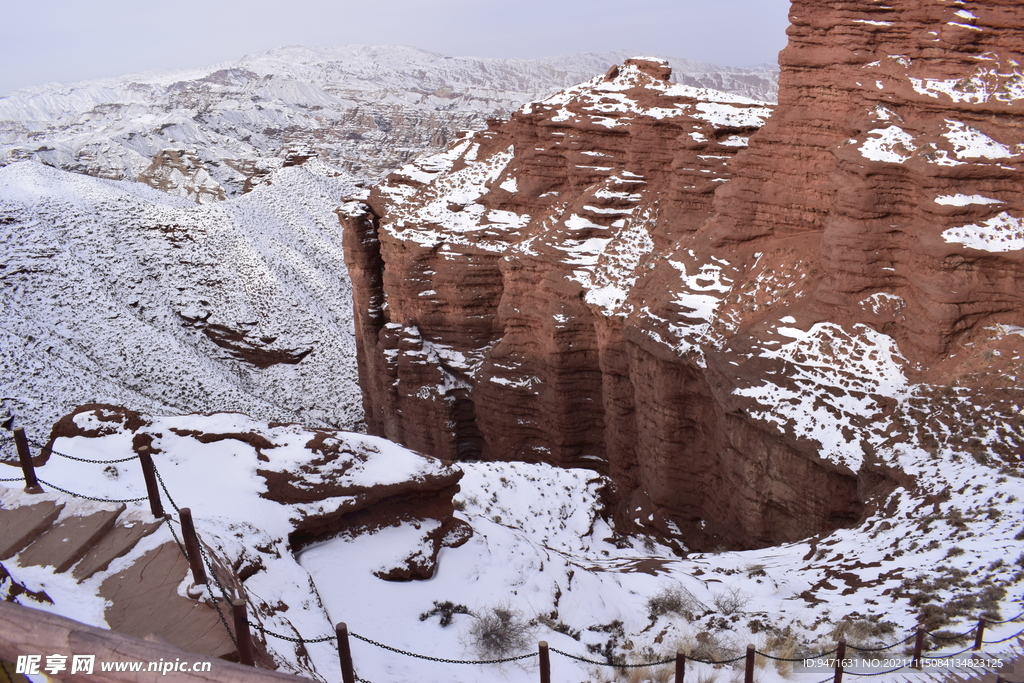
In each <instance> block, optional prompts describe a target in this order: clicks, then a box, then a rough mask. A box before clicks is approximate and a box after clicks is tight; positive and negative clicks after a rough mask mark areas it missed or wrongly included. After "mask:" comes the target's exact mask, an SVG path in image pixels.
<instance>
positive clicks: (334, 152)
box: [0, 46, 778, 201]
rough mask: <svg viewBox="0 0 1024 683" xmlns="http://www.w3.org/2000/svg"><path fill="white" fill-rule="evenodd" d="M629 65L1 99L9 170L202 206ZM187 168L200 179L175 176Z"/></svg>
mask: <svg viewBox="0 0 1024 683" xmlns="http://www.w3.org/2000/svg"><path fill="white" fill-rule="evenodd" d="M624 56H626V53H625V52H622V53H602V54H597V53H583V54H575V55H566V56H562V57H552V58H546V59H535V60H518V59H478V58H469V57H448V56H445V55H439V54H435V53H431V52H426V51H423V50H418V49H414V48H408V47H368V46H345V47H334V48H305V47H287V48H281V49H277V50H269V51H266V52H261V53H257V54H253V55H249V56H246V57H243V58H242V59H240V60H238V61H236V62H225V63H221V64H215V65H212V66H210V67H207V68H204V69H195V70H191V71H173V72H148V73H143V74H133V75H127V76H122V77H119V78H108V79H99V80H93V81H84V82H81V83H75V84H70V85H62V84H49V85H42V86H37V87H31V88H25V89H22V90H19V91H17V92H14V93H11V94H9V95H8V96H6V97H2V98H0V165H3V164H9V163H12V162H14V161H17V160H20V159H26V158H30V157H34V158H38V159H40V160H42V161H44V162H45V163H47V164H50V165H52V166H56V167H58V168H62V169H65V170H71V171H75V172H78V173H86V174H89V175H95V176H99V177H104V178H115V179H128V180H136V179H141V180H144V181H145V182H147V183H149V184H151V185H153V186H154V187H160V188H161V189H165V190H168V191H172V192H175V193H177V194H181V195H182V196H190V197H191V198H193V199H197V200H201V201H214V200H216V199H220V198H223V197H225V196H227V197H230V196H235V195H238V194H240V193H242V192H243V191H246V190H248V189H249V188H250V187H251V186H252V185H253V183H258V182H260V180H261V179H262V177H263V176H264V174H266V173H267V172H269V171H272V170H274V169H276V168H279V167H280V166H281V164H282V163H283V162H284V159H285V158H286V157H287V156H288V155H289V153H295V152H299V153H308V152H309V151H313V152H315V153H317V154H318V155H319V156H320V158H321V159H322V160H323V161H324V162H326V163H329V164H332V165H336V166H338V167H340V168H344V169H346V170H349V171H351V172H353V173H355V174H357V175H359V176H361V177H364V178H368V179H375V178H379V177H382V176H383V175H384V174H386V173H387V172H389V171H391V170H392V169H394V168H397V167H399V166H401V165H402V164H404V163H405V162H406V161H408V160H409V159H410V158H411V157H412V156H414V155H416V154H418V153H419V152H421V151H423V150H425V149H439V148H441V147H443V146H444V145H445V144H446V143H447V142H448V140H449V139H450V138H451V137H452V136H453V135H454V133H456V132H457V131H459V130H464V129H478V128H481V127H483V125H484V124H485V121H486V119H487V118H489V117H495V116H499V117H500V116H504V115H506V114H508V113H510V112H511V111H513V110H515V109H516V108H517V107H518V106H519V105H521V104H522V103H523V102H526V101H529V100H533V99H536V98H538V97H542V96H547V95H549V94H551V93H553V92H555V91H557V90H560V89H562V88H564V87H567V86H570V85H573V84H575V83H578V82H580V81H583V80H586V79H589V78H591V77H592V76H594V75H595V74H597V73H602V72H604V71H605V70H606V69H607V68H608V67H609V66H610V65H611V64H614V63H617V62H619V61H621V60H622V59H623V58H624ZM670 61H671V63H672V65H673V67H674V69H675V72H676V74H677V75H678V76H677V77H678V80H679V81H680V82H683V83H686V84H689V85H695V86H704V87H714V88H718V89H722V90H730V91H734V92H739V93H742V94H746V95H751V96H755V97H759V98H762V99H772V98H774V96H775V93H776V91H777V86H776V77H777V73H778V70H777V68H775V67H774V66H762V67H754V68H748V69H741V68H731V67H719V66H716V65H712V64H705V63H700V62H691V61H688V60H682V59H672V60H670ZM166 151H170V152H172V153H173V154H171V155H170V156H171V158H168V156H169V155H168V153H166ZM175 170H176V171H177V172H179V173H182V174H184V175H186V176H198V177H189V178H186V179H182V178H171V177H169V176H172V175H173V173H174V171H175Z"/></svg>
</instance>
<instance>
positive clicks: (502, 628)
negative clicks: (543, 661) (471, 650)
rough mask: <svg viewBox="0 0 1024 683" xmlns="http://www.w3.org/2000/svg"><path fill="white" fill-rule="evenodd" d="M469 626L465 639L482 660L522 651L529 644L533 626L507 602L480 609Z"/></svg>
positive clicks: (531, 640) (531, 642) (530, 644)
mask: <svg viewBox="0 0 1024 683" xmlns="http://www.w3.org/2000/svg"><path fill="white" fill-rule="evenodd" d="M474 616H475V617H476V619H475V620H474V621H473V624H472V625H471V626H470V627H469V638H470V641H471V642H472V644H473V647H475V648H476V651H477V652H478V653H479V654H480V655H481V656H482V657H483V658H485V659H496V658H500V657H506V656H509V655H518V654H522V653H524V652H526V651H527V650H529V649H530V647H531V646H532V645H533V639H532V636H533V626H532V625H531V624H530V622H529V621H527V620H526V619H524V618H523V615H522V614H520V613H519V612H518V611H517V610H515V609H513V608H512V607H511V606H509V605H499V606H496V607H489V608H487V609H485V610H482V611H481V612H480V613H479V614H476V615H474Z"/></svg>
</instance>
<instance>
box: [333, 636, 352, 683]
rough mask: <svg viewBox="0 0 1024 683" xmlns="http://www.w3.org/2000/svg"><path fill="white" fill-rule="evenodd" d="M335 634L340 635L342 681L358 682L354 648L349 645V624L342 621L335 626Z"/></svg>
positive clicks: (339, 653)
mask: <svg viewBox="0 0 1024 683" xmlns="http://www.w3.org/2000/svg"><path fill="white" fill-rule="evenodd" d="M334 634H335V635H336V636H338V657H340V658H341V681H342V683H356V672H355V669H354V668H353V667H352V650H350V649H349V647H348V626H347V625H346V624H345V622H341V623H340V624H338V625H337V626H335V627H334Z"/></svg>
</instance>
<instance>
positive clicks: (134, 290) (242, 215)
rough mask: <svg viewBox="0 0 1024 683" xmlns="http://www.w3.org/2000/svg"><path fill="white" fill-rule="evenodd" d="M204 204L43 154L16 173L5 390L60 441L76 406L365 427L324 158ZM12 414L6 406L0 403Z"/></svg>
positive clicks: (5, 252)
mask: <svg viewBox="0 0 1024 683" xmlns="http://www.w3.org/2000/svg"><path fill="white" fill-rule="evenodd" d="M270 180H271V182H269V183H267V184H264V185H262V186H261V187H259V188H257V189H256V190H255V191H254V192H252V193H250V194H247V195H245V196H243V197H240V198H238V199H235V200H230V201H226V202H221V203H218V204H215V205H208V206H197V205H196V204H195V203H193V202H191V201H189V200H187V199H182V198H177V197H172V196H170V195H167V194H165V193H162V192H159V191H157V190H154V189H152V188H149V187H146V186H145V185H141V184H138V183H131V182H124V181H112V180H101V179H98V178H92V177H89V176H84V175H78V174H73V173H68V172H65V171H60V170H57V169H53V168H50V167H47V166H44V165H42V164H39V163H37V162H32V161H27V162H22V163H18V164H12V165H10V166H7V167H5V168H3V169H0V282H2V288H0V321H2V322H0V386H2V387H3V389H2V395H0V398H2V400H3V404H4V405H3V408H4V409H6V411H9V412H10V413H12V414H14V415H16V416H17V418H18V423H19V424H21V425H22V426H25V427H26V429H27V431H28V432H29V434H30V435H32V436H34V437H35V438H37V439H40V438H44V437H45V436H46V435H47V434H48V433H49V429H50V426H51V425H52V424H53V422H54V421H55V420H56V419H57V418H58V417H60V416H61V415H63V414H65V413H67V412H68V411H69V410H70V409H71V408H73V407H74V406H77V405H80V404H83V403H88V402H106V403H114V404H119V405H124V406H127V407H130V408H135V409H140V410H145V411H149V412H153V413H157V414H180V413H185V412H193V411H203V412H205V411H213V410H222V411H225V410H230V411H240V412H244V413H246V414H249V415H252V416H254V417H257V418H259V419H263V420H278V421H300V422H303V423H304V424H308V425H311V426H340V427H344V428H352V427H353V426H355V425H356V424H357V423H358V422H359V420H360V417H361V410H360V408H359V387H358V386H357V384H356V379H355V358H354V356H355V351H354V341H353V332H352V322H351V293H350V284H349V280H348V274H347V272H346V270H345V266H344V262H343V260H342V255H341V247H340V243H341V242H340V235H339V228H338V222H337V218H336V217H335V215H334V209H335V207H336V206H338V205H339V203H340V201H341V199H342V197H344V196H345V195H346V194H347V193H349V192H350V191H351V190H352V189H353V187H354V185H353V182H352V180H351V178H349V177H348V176H345V175H337V174H336V173H334V172H332V171H330V170H329V169H328V168H327V167H325V166H323V165H322V164H320V163H319V162H317V161H316V160H312V161H309V162H307V163H306V164H304V165H302V166H298V167H291V168H285V169H282V170H280V171H278V172H276V173H275V174H274V175H273V176H272V177H271V179H270ZM2 414H3V413H2V412H0V416H2Z"/></svg>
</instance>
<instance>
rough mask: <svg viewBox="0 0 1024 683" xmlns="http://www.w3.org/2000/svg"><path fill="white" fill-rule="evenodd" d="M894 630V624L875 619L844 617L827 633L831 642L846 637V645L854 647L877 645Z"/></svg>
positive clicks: (883, 641) (883, 642)
mask: <svg viewBox="0 0 1024 683" xmlns="http://www.w3.org/2000/svg"><path fill="white" fill-rule="evenodd" d="M895 632H896V624H894V623H892V622H891V621H879V620H877V619H874V620H873V619H844V620H843V621H840V622H839V623H838V624H836V626H835V628H833V629H832V632H831V633H830V634H829V638H830V640H831V642H833V643H835V642H838V641H839V639H840V638H845V639H846V644H847V645H854V646H856V647H877V646H879V645H884V644H885V639H886V638H887V637H890V636H892V634H894V633H895Z"/></svg>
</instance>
